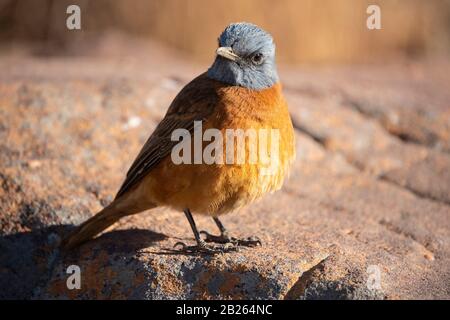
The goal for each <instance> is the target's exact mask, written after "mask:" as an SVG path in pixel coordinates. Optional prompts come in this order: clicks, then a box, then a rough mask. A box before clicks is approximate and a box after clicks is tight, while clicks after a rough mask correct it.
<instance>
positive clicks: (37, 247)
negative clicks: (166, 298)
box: [0, 225, 168, 299]
mask: <svg viewBox="0 0 450 320" xmlns="http://www.w3.org/2000/svg"><path fill="white" fill-rule="evenodd" d="M73 228H74V226H73V225H57V226H49V227H41V228H35V229H33V230H30V231H25V232H16V233H11V234H4V235H0V299H29V298H31V297H33V291H34V289H35V288H36V287H39V286H40V285H41V284H42V282H43V281H44V282H45V279H48V277H49V275H50V274H51V272H52V269H53V266H54V265H55V263H57V261H59V260H60V259H64V260H65V259H66V258H67V259H68V261H70V260H76V259H77V258H78V257H79V256H80V255H81V254H82V253H83V252H89V251H90V250H91V249H94V248H95V249H96V251H99V250H101V251H106V253H107V254H110V253H114V254H116V255H121V254H122V255H132V254H136V253H138V252H139V251H140V250H142V249H143V248H148V247H151V246H154V245H155V244H156V243H157V242H159V241H163V240H165V239H167V238H168V236H166V235H165V234H162V233H158V232H154V231H151V230H146V229H127V230H113V231H111V232H107V233H105V234H103V235H101V236H100V237H98V238H96V239H93V240H91V241H88V242H86V243H85V244H83V245H81V246H80V247H79V248H77V249H74V250H72V251H71V252H66V253H62V252H61V251H60V250H59V243H60V239H61V238H64V236H66V235H67V234H69V232H70V231H71V230H73Z"/></svg>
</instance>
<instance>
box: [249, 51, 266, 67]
mask: <svg viewBox="0 0 450 320" xmlns="http://www.w3.org/2000/svg"><path fill="white" fill-rule="evenodd" d="M263 58H264V56H263V54H262V53H261V52H258V53H256V54H254V55H253V56H252V62H253V63H254V64H260V63H261V62H262V61H263Z"/></svg>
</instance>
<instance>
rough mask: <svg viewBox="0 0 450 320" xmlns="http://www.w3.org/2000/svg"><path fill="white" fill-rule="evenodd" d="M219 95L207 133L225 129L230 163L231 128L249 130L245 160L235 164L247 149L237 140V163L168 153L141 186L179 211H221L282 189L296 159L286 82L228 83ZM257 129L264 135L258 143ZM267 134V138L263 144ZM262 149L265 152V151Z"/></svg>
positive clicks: (148, 194) (147, 194)
mask: <svg viewBox="0 0 450 320" xmlns="http://www.w3.org/2000/svg"><path fill="white" fill-rule="evenodd" d="M218 94H219V97H220V103H219V104H218V105H217V106H216V107H215V111H214V112H213V113H212V115H211V116H210V117H209V118H208V119H205V121H204V122H203V133H204V132H205V131H206V130H207V129H211V128H215V129H219V130H220V132H221V133H222V136H223V138H224V141H223V142H224V143H223V144H224V146H223V149H222V150H223V162H226V154H227V150H226V142H227V131H226V130H227V129H232V130H242V131H243V132H244V133H249V132H250V134H248V135H247V136H246V138H245V139H244V141H245V142H244V150H245V156H244V157H245V159H244V161H243V163H236V160H237V159H236V158H237V155H238V153H239V150H238V148H241V147H242V145H238V143H237V141H235V143H234V146H233V148H234V155H235V158H234V159H235V161H234V163H232V164H227V163H214V164H205V163H202V164H179V165H176V164H174V163H173V161H172V159H171V157H167V158H166V159H164V160H163V161H162V162H161V163H160V164H159V165H158V166H157V167H155V168H154V169H153V170H152V171H151V172H150V173H149V174H148V175H147V176H146V177H145V178H144V180H143V181H142V183H141V184H140V185H139V186H138V188H137V191H138V193H139V194H141V195H145V197H147V198H148V200H149V201H150V202H153V203H156V204H157V205H160V206H169V207H172V208H175V209H177V210H183V209H185V208H189V209H190V210H191V211H192V212H193V213H200V214H209V215H219V214H223V213H226V212H229V211H232V210H235V209H237V208H239V207H241V206H243V205H246V204H248V203H249V202H251V201H253V200H255V199H257V198H259V197H261V196H262V195H263V194H264V193H266V192H271V191H275V190H278V189H279V188H281V185H282V183H283V180H284V178H285V176H286V175H287V172H288V168H289V165H290V164H291V162H292V161H293V159H294V157H295V146H294V131H293V127H292V122H291V119H290V116H289V112H288V109H287V105H286V102H285V100H284V98H283V96H282V93H281V86H280V85H279V84H277V85H275V86H273V87H272V88H269V89H266V90H262V91H254V90H250V89H246V88H242V87H224V88H222V89H220V90H219V92H218ZM260 129H264V130H265V131H264V130H260ZM228 132H230V131H228ZM252 132H253V133H255V132H258V133H260V135H257V137H256V145H255V140H253V139H254V138H255V137H254V135H253V134H252ZM263 132H265V135H266V137H267V143H264V145H263V143H262V140H261V137H262V138H264V133H263ZM276 132H278V139H276V136H277V133H276ZM234 133H236V131H234ZM276 141H278V146H277V147H276V146H275V145H276ZM208 144H210V142H203V145H202V147H203V150H204V148H205V147H206V146H207V145H208ZM259 148H265V150H266V151H267V157H261V153H260V151H259ZM255 149H256V150H258V152H257V156H258V157H257V159H256V161H255V158H254V157H253V158H251V157H252V156H251V154H252V153H254V152H255ZM261 152H263V154H265V153H264V150H263V151H261ZM275 156H276V158H275ZM263 158H265V159H263ZM241 160H242V158H241ZM263 160H265V161H263ZM241 162H242V161H241Z"/></svg>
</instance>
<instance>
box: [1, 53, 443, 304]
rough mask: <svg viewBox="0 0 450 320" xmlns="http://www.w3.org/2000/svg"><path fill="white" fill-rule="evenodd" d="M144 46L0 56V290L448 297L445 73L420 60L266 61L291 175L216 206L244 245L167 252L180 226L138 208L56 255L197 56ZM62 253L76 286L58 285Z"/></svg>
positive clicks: (75, 294)
mask: <svg viewBox="0 0 450 320" xmlns="http://www.w3.org/2000/svg"><path fill="white" fill-rule="evenodd" d="M134 52H145V50H138V49H136V50H135V51H134ZM151 57H152V59H149V55H145V54H140V55H139V54H136V55H135V56H134V58H129V59H127V60H120V59H118V58H115V57H110V58H103V57H102V58H99V57H91V58H54V59H38V58H33V57H27V56H26V57H22V58H14V57H12V56H7V57H2V59H0V68H1V69H2V70H3V71H2V73H1V75H0V105H1V106H2V107H1V108H0V151H1V152H0V212H1V214H0V234H1V236H0V289H1V290H0V296H1V297H2V298H35V299H41V298H52V299H53V298H54V299H111V298H112V299H130V298H132V299H175V298H183V299H184V298H188V299H212V298H224V299H235V298H236V299H241V298H251V299H321V298H333V299H384V298H387V299H401V298H416V299H417V298H425V299H430V298H449V297H450V287H449V286H448V283H450V269H449V265H450V261H449V260H450V259H449V257H450V252H449V250H450V249H449V248H450V207H449V200H450V199H449V194H450V192H449V190H450V185H449V181H450V179H449V176H448V172H450V170H449V169H450V161H449V155H448V148H447V144H448V112H449V110H448V106H449V104H448V102H449V101H450V100H449V98H448V90H447V89H448V74H449V73H447V76H445V77H442V76H441V72H440V71H439V70H438V69H437V68H435V67H431V66H430V65H428V64H426V63H424V64H418V65H417V66H415V67H414V68H412V67H411V66H401V65H400V66H398V67H395V68H392V67H390V66H386V67H384V68H377V69H372V68H365V67H348V68H341V69H337V68H335V69H328V70H307V69H304V70H303V69H302V70H284V71H283V70H282V73H281V76H282V79H284V81H285V89H286V95H287V98H288V101H289V103H290V109H291V113H292V116H293V120H294V122H295V126H296V128H297V155H298V156H297V161H296V162H295V164H294V167H293V169H292V173H291V177H290V179H289V181H287V182H286V184H285V186H284V188H283V189H282V190H281V191H280V192H278V193H275V194H272V195H268V196H266V197H265V198H264V199H262V200H261V201H259V202H257V203H255V204H253V205H251V206H249V207H247V208H245V209H242V210H241V211H239V212H236V213H233V214H230V215H228V216H225V217H224V218H223V221H224V223H225V224H226V226H227V227H228V228H229V230H230V231H231V233H232V234H233V235H235V236H249V235H257V236H259V237H260V238H261V239H262V242H263V246H262V247H257V248H251V249H242V250H240V251H239V252H231V253H226V254H223V255H222V254H221V255H216V256H212V257H208V256H190V255H184V254H174V253H173V252H171V251H170V249H172V248H173V245H174V244H175V243H176V242H178V241H180V240H181V241H185V242H188V243H192V242H193V240H192V234H191V231H190V228H189V225H188V223H187V221H185V219H184V217H183V215H182V213H180V212H174V211H171V210H166V209H156V210H153V211H150V212H148V213H143V214H140V215H137V216H131V217H127V218H125V219H123V220H122V221H120V222H119V223H118V224H116V225H115V226H114V227H113V228H111V229H110V230H108V231H107V232H105V233H104V234H103V235H101V236H100V237H99V238H98V239H96V240H94V241H92V242H89V243H87V244H85V245H83V246H82V247H80V248H79V249H78V250H75V251H73V252H71V253H70V254H68V255H65V256H62V255H61V253H60V252H59V251H58V250H57V245H58V242H59V240H60V238H61V236H63V235H64V234H67V232H68V230H69V229H70V228H72V226H73V225H74V224H78V223H80V222H81V221H83V220H84V219H86V218H87V217H89V216H90V215H92V214H94V213H95V212H96V211H98V210H99V209H101V208H102V207H103V206H105V205H106V204H107V203H109V202H110V201H111V199H112V197H113V196H114V193H115V192H116V190H117V188H118V187H119V185H120V183H121V180H122V179H123V177H124V174H125V172H126V170H127V168H128V166H129V165H130V163H131V161H132V160H133V157H134V156H135V155H136V154H137V152H138V151H139V148H140V147H141V145H142V144H143V143H144V142H145V140H146V138H147V137H148V135H149V134H150V133H151V131H152V130H153V128H154V127H155V125H156V124H157V123H158V121H159V119H161V117H162V116H163V115H164V112H165V110H166V108H167V106H168V105H169V103H170V101H171V99H173V97H174V96H175V94H176V93H177V92H178V90H179V89H180V88H181V87H182V86H183V85H184V84H185V83H186V82H187V81H188V80H189V79H191V78H193V76H194V75H195V74H197V73H199V72H200V71H201V70H204V69H205V68H206V66H194V67H189V66H187V64H186V63H185V61H184V60H182V59H178V58H177V57H173V56H171V55H169V54H166V53H165V52H163V51H161V50H160V49H157V48H153V51H152V55H151ZM447 65H448V64H447V63H445V62H442V69H445V68H447ZM411 70H413V71H411ZM414 70H416V71H414ZM417 70H420V72H423V73H424V75H423V76H420V77H419V78H414V77H412V76H411V72H417ZM436 73H438V74H439V75H436ZM386 81H387V82H386ZM443 81H444V82H445V81H447V86H446V85H444V83H443ZM434 84H435V85H434ZM421 110H422V111H424V110H425V111H426V112H422V111H421ZM430 115H432V116H430ZM386 119H388V120H386ZM415 124H417V126H415ZM446 124H447V126H446ZM430 137H431V138H430ZM197 220H198V221H197V223H198V225H199V226H200V228H201V229H207V230H209V231H211V232H213V233H214V232H216V230H215V226H214V224H213V222H212V221H211V220H210V219H208V218H206V217H198V219H197ZM71 264H76V265H79V266H80V268H81V289H80V290H69V289H68V288H67V286H66V280H67V277H68V276H69V275H68V274H67V273H66V269H67V267H68V266H69V265H71ZM374 279H375V280H374ZM378 280H379V281H378Z"/></svg>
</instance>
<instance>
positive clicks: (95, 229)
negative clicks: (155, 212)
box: [61, 198, 151, 251]
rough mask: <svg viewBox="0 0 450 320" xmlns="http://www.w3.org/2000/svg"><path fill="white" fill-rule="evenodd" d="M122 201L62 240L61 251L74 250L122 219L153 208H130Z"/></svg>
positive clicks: (117, 201)
mask: <svg viewBox="0 0 450 320" xmlns="http://www.w3.org/2000/svg"><path fill="white" fill-rule="evenodd" d="M122 200H123V199H121V198H119V199H116V200H114V201H113V202H112V203H111V204H110V205H109V206H107V207H105V208H104V209H103V210H101V211H100V212H98V213H97V214H96V215H95V216H93V217H92V218H90V219H88V220H87V221H85V222H83V223H82V224H81V225H79V226H78V227H77V228H76V229H75V230H73V231H72V232H71V233H70V234H69V235H68V236H67V237H66V238H64V239H63V240H62V242H61V249H62V250H64V251H66V250H70V249H73V248H75V247H77V246H79V245H80V244H82V243H84V242H86V241H88V240H90V239H92V238H93V237H95V236H96V235H97V234H99V233H100V232H102V231H103V230H105V229H106V228H108V227H109V226H111V225H113V224H114V223H115V222H117V221H118V220H119V219H120V218H122V217H125V216H127V215H132V214H135V213H138V212H141V211H144V210H146V209H150V208H151V206H150V207H145V208H139V207H135V206H134V205H132V206H128V205H126V204H125V203H124V201H122ZM126 202H129V201H126Z"/></svg>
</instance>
